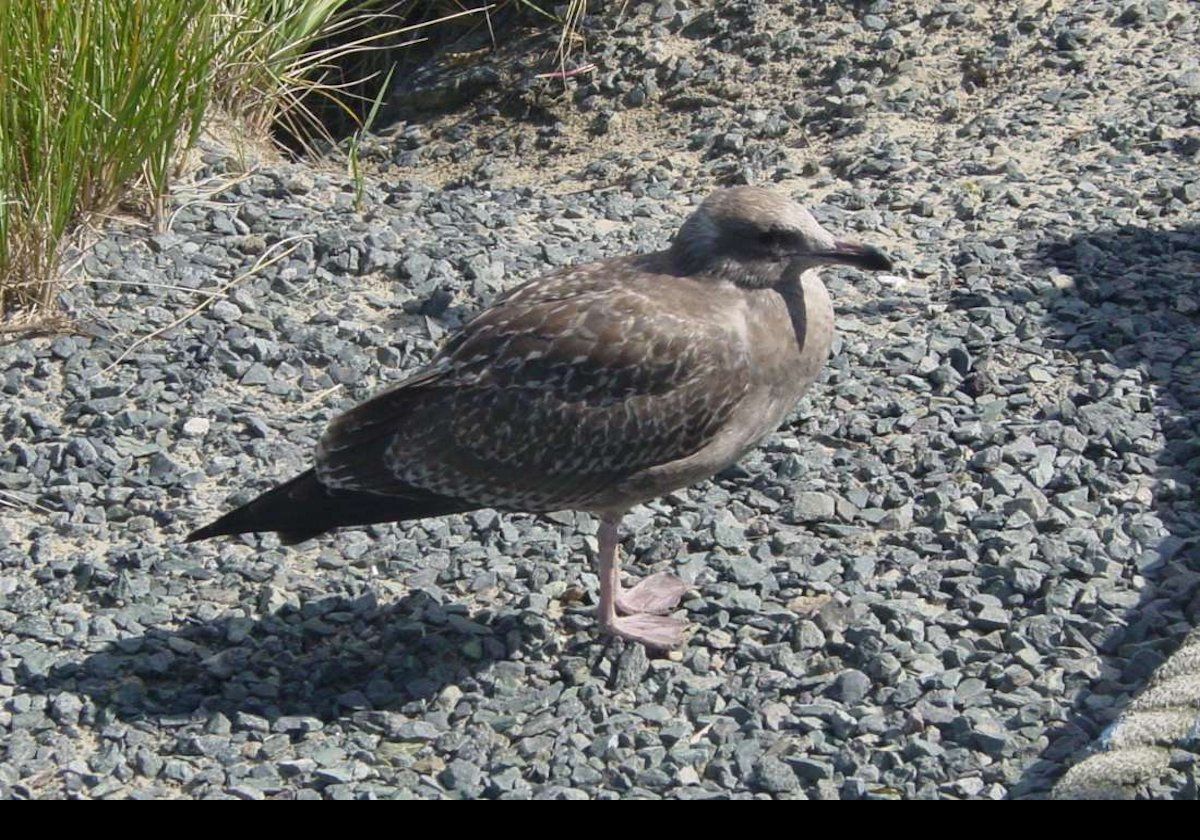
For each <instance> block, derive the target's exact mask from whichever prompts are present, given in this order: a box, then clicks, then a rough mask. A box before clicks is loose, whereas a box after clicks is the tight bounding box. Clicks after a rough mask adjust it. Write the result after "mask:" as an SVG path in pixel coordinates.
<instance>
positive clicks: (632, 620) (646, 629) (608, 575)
mask: <svg viewBox="0 0 1200 840" xmlns="http://www.w3.org/2000/svg"><path fill="white" fill-rule="evenodd" d="M620 522H621V519H620V517H607V516H606V517H604V518H602V519H601V520H600V532H599V537H600V605H599V607H598V608H597V611H596V612H597V618H598V619H599V622H600V628H601V629H602V630H604V632H606V633H612V634H614V635H617V636H621V637H623V638H626V639H631V640H633V641H635V642H641V643H642V644H644V645H646V646H647V647H653V648H661V649H667V648H675V647H679V646H680V645H682V644H683V629H684V626H685V625H684V623H683V622H682V621H679V620H677V619H674V618H667V617H666V616H661V615H650V614H648V613H643V612H638V613H635V614H633V615H626V616H618V615H617V605H618V602H619V601H621V600H622V594H623V593H622V592H621V578H620V570H619V568H618V566H619V563H618V561H617V528H618V526H619V525H620ZM654 577H658V575H655V576H654ZM635 592H637V587H635V588H634V589H632V590H630V593H629V594H630V595H633V594H634V593H635ZM680 594H681V595H682V593H680ZM657 597H661V596H657ZM675 600H676V603H678V600H679V599H678V598H676V599H675Z"/></svg>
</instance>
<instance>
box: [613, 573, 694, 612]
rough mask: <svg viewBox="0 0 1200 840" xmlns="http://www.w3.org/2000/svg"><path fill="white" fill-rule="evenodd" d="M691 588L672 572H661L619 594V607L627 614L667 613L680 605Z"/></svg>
mask: <svg viewBox="0 0 1200 840" xmlns="http://www.w3.org/2000/svg"><path fill="white" fill-rule="evenodd" d="M690 588H691V587H689V586H688V585H687V584H686V583H684V582H683V581H682V580H680V579H679V578H677V577H675V575H673V574H671V573H670V572H659V573H657V574H653V575H650V577H648V578H644V579H643V580H640V581H638V583H637V585H636V586H634V587H632V588H630V589H626V590H624V591H623V592H621V594H620V595H618V596H617V609H618V610H620V611H621V612H623V613H625V614H626V615H638V614H642V613H651V614H654V615H665V614H666V613H669V612H670V611H671V610H673V609H675V607H676V606H678V605H679V602H680V601H681V600H682V599H683V596H684V595H686V594H687V592H688V590H689V589H690Z"/></svg>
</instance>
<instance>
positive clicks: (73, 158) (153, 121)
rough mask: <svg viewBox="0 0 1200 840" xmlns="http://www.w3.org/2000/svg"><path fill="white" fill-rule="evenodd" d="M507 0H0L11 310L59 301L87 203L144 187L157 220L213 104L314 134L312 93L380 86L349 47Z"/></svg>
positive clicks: (249, 127)
mask: <svg viewBox="0 0 1200 840" xmlns="http://www.w3.org/2000/svg"><path fill="white" fill-rule="evenodd" d="M512 2H514V0H498V2H495V1H493V2H489V0H478V2H477V3H473V4H468V3H462V5H460V0H453V2H451V0H399V2H396V0H0V318H12V317H13V316H14V315H20V314H22V313H28V314H32V315H34V316H35V317H36V316H40V315H45V314H47V313H48V312H49V311H51V310H52V304H53V298H54V295H53V290H54V279H55V273H56V270H57V268H58V265H59V262H60V257H61V254H62V250H63V243H64V242H65V241H66V239H67V237H68V236H69V235H70V234H71V231H73V230H74V229H75V228H76V227H77V226H78V225H80V224H81V223H84V222H86V221H87V219H88V217H89V216H90V215H92V214H96V213H103V212H105V211H108V210H110V209H111V208H112V207H113V206H114V205H115V204H116V203H117V202H118V201H119V200H120V199H122V198H123V197H125V196H127V195H129V194H130V192H131V191H133V192H135V193H136V194H138V195H140V196H142V197H144V198H145V203H146V204H147V205H148V209H149V214H150V215H151V216H152V217H153V218H155V219H156V220H158V221H159V222H161V220H162V219H163V210H164V207H163V205H164V201H165V196H166V195H167V191H168V187H169V182H170V178H171V175H172V169H173V167H174V166H176V164H177V162H178V161H179V159H180V152H181V151H182V150H184V149H186V148H189V147H190V146H192V145H194V144H195V142H196V140H197V139H198V136H199V133H200V130H201V128H202V126H203V125H204V121H205V119H206V118H211V114H212V112H213V111H214V110H219V111H221V112H222V113H224V114H227V115H229V116H230V117H232V121H233V124H234V125H235V127H237V128H238V129H240V130H242V131H243V132H244V133H245V134H246V135H247V136H248V137H250V138H251V139H260V140H265V139H266V137H267V134H268V132H269V131H270V129H271V128H272V126H275V125H279V124H280V123H283V124H284V125H286V126H287V128H288V131H289V132H290V133H291V135H292V136H293V137H296V138H300V140H301V142H303V138H304V137H305V136H314V135H316V136H320V135H321V134H322V132H323V127H322V125H321V124H320V122H319V120H318V119H317V118H316V117H315V116H314V115H313V113H312V112H311V110H310V109H309V108H308V107H307V105H306V102H307V103H311V102H312V101H313V100H312V96H313V95H314V93H315V94H316V95H318V96H322V97H325V98H327V99H331V100H333V101H334V102H336V103H337V104H338V107H340V108H341V109H343V110H344V111H345V112H346V113H347V114H348V115H349V117H350V119H351V122H352V123H355V124H358V125H361V124H362V122H363V119H364V116H365V113H364V110H363V108H362V107H361V106H362V105H363V104H365V105H366V106H369V108H370V110H369V114H370V115H371V116H372V117H373V116H374V115H375V114H376V113H377V112H378V110H379V105H380V98H379V97H381V96H382V95H383V93H384V91H383V90H382V89H380V90H379V96H375V97H369V98H368V97H363V96H361V95H358V98H359V99H361V100H363V102H362V103H358V104H359V106H360V107H358V109H357V110H356V109H354V108H351V107H350V106H349V105H347V104H346V103H347V98H348V97H352V96H354V95H355V94H351V93H350V92H349V90H348V88H350V87H351V85H350V84H347V83H345V82H342V81H339V79H340V78H341V77H340V76H339V75H338V74H337V72H331V71H336V68H337V67H338V65H339V62H341V61H343V60H344V59H346V58H347V57H349V56H354V55H356V54H358V53H364V52H371V51H373V50H378V49H379V48H380V47H381V46H383V47H386V48H387V49H395V48H397V47H402V46H406V45H408V44H410V43H413V42H414V41H416V40H421V39H423V37H424V32H426V31H428V30H426V29H425V28H426V27H429V26H432V25H434V24H439V23H444V22H447V21H452V20H461V19H466V18H469V17H471V16H475V15H480V13H482V14H481V19H483V20H486V21H487V25H488V26H489V29H490V18H487V17H486V15H487V12H488V10H491V9H495V8H497V6H501V7H503V6H506V5H508V4H509V3H512ZM515 2H516V6H517V8H525V7H528V8H536V9H537V10H538V11H539V12H542V13H543V14H546V13H545V12H544V11H542V10H541V8H540V7H539V6H537V4H536V3H534V2H533V0H515ZM584 5H585V4H584V3H583V0H571V2H570V4H569V6H568V8H569V9H570V10H571V15H568V19H569V20H576V19H577V17H578V15H580V14H582V9H583V8H584ZM572 15H574V17H572ZM417 30H421V32H419V33H418V32H417ZM564 31H566V30H564ZM409 33H412V34H409ZM564 37H566V36H565V35H564ZM368 75H377V76H378V79H379V80H380V83H381V84H386V81H385V80H386V79H388V78H390V73H389V72H387V71H386V68H385V67H382V66H380V67H379V68H378V69H373V70H372V71H371V73H370V74H368ZM331 79H332V81H331ZM325 139H329V138H328V135H326V138H325ZM352 151H357V146H356V145H354V146H353V147H352ZM355 162H356V161H351V163H352V164H353V163H355ZM2 328H3V324H0V329H2Z"/></svg>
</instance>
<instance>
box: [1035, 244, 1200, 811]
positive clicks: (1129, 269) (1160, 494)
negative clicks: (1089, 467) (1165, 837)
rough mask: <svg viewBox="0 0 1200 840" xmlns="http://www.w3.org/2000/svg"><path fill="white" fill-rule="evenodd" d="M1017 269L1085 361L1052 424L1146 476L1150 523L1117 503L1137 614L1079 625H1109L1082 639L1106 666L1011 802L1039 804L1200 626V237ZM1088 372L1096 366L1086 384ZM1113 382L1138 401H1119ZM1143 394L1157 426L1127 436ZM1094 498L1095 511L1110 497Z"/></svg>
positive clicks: (1049, 336)
mask: <svg viewBox="0 0 1200 840" xmlns="http://www.w3.org/2000/svg"><path fill="white" fill-rule="evenodd" d="M1027 268H1028V270H1029V271H1030V273H1035V272H1036V273H1038V274H1039V275H1041V276H1046V274H1047V273H1050V272H1058V273H1059V283H1058V285H1059V286H1060V289H1061V291H1060V293H1059V294H1057V295H1055V296H1054V297H1053V298H1052V299H1051V300H1048V301H1044V304H1045V306H1046V313H1045V315H1044V326H1045V330H1046V333H1045V339H1046V344H1047V345H1050V346H1059V347H1063V348H1065V349H1067V350H1069V351H1072V352H1073V353H1074V354H1075V356H1076V358H1078V359H1080V360H1081V368H1080V370H1081V371H1082V374H1081V379H1077V382H1080V387H1081V389H1082V388H1084V387H1086V389H1087V390H1086V391H1084V392H1081V393H1077V394H1075V395H1074V396H1073V397H1072V398H1071V399H1069V400H1065V401H1064V402H1063V403H1060V404H1059V406H1058V407H1057V410H1056V411H1055V415H1056V416H1054V417H1053V418H1048V419H1059V420H1061V421H1062V422H1064V423H1065V424H1067V425H1074V426H1076V427H1077V428H1078V429H1079V430H1081V431H1083V432H1084V433H1085V434H1087V435H1088V437H1089V439H1090V441H1091V442H1090V444H1089V448H1088V450H1087V451H1086V452H1085V455H1087V457H1089V458H1090V459H1092V460H1093V461H1095V462H1097V463H1099V464H1103V462H1104V461H1106V460H1108V461H1109V463H1112V460H1111V459H1116V460H1117V461H1118V462H1120V471H1121V472H1122V474H1123V475H1125V476H1134V475H1137V474H1139V473H1144V474H1145V476H1146V478H1147V480H1148V481H1147V482H1146V484H1147V486H1148V488H1149V492H1150V493H1151V494H1152V495H1151V496H1150V498H1149V499H1147V501H1149V502H1150V513H1149V514H1145V513H1140V514H1139V513H1135V512H1136V511H1142V510H1143V504H1144V502H1141V503H1139V502H1133V503H1125V504H1128V505H1130V508H1129V510H1130V512H1131V513H1132V514H1133V515H1131V516H1129V517H1127V518H1126V521H1127V522H1131V523H1133V524H1132V526H1131V527H1130V531H1131V532H1132V533H1129V534H1128V535H1124V536H1128V537H1132V538H1133V540H1135V541H1136V543H1140V544H1142V545H1148V546H1152V548H1149V549H1147V550H1145V551H1144V552H1143V553H1141V554H1140V555H1139V554H1138V553H1137V551H1136V550H1135V551H1134V552H1132V553H1133V556H1132V557H1130V558H1129V559H1128V560H1127V561H1125V563H1126V567H1127V569H1128V568H1129V567H1134V568H1133V571H1134V573H1136V574H1139V575H1141V576H1142V577H1143V578H1144V581H1145V583H1144V586H1143V587H1142V589H1141V594H1140V597H1139V599H1138V602H1137V603H1136V604H1135V605H1133V606H1131V607H1130V608H1128V609H1126V610H1124V611H1115V610H1114V611H1112V612H1111V614H1110V613H1109V612H1108V611H1107V610H1106V608H1104V607H1103V606H1101V605H1099V604H1097V605H1096V606H1095V607H1093V609H1095V610H1097V611H1098V614H1097V615H1094V616H1089V618H1091V619H1092V620H1093V621H1095V620H1097V619H1100V620H1104V621H1105V623H1106V624H1107V625H1108V626H1107V629H1106V632H1104V633H1103V634H1101V635H1099V636H1098V637H1092V638H1088V639H1087V641H1088V642H1089V643H1090V644H1092V645H1094V646H1095V654H1096V655H1097V656H1099V657H1100V661H1101V663H1102V664H1101V667H1100V673H1099V676H1097V677H1095V678H1094V679H1092V680H1091V682H1090V684H1088V685H1086V686H1083V687H1081V689H1080V691H1079V692H1078V696H1077V699H1076V702H1075V706H1074V710H1073V714H1072V716H1071V718H1070V719H1069V720H1068V721H1066V722H1065V723H1063V724H1062V725H1060V726H1057V727H1054V728H1052V729H1050V730H1049V731H1048V733H1047V734H1048V736H1049V739H1050V743H1049V746H1048V747H1047V748H1046V749H1045V750H1044V751H1043V752H1042V755H1041V758H1040V760H1039V761H1038V762H1035V763H1034V764H1033V765H1032V766H1031V767H1029V768H1028V769H1027V771H1026V773H1025V776H1024V778H1023V779H1022V781H1021V783H1020V784H1019V785H1018V786H1016V787H1015V788H1014V790H1013V795H1015V796H1030V795H1033V796H1039V795H1043V794H1045V793H1048V792H1049V790H1050V788H1051V787H1052V786H1053V785H1054V784H1055V783H1056V782H1057V781H1058V779H1059V777H1060V776H1061V774H1062V773H1063V772H1064V771H1065V770H1066V769H1067V768H1068V767H1070V766H1071V765H1072V764H1074V763H1075V762H1076V761H1077V760H1079V759H1080V758H1081V757H1082V756H1083V755H1084V754H1085V751H1086V749H1087V747H1088V746H1089V745H1091V744H1092V743H1093V742H1094V741H1095V739H1096V738H1097V737H1098V736H1099V735H1100V734H1101V733H1102V732H1103V730H1104V728H1105V727H1106V726H1107V725H1108V724H1110V723H1111V722H1112V721H1114V720H1115V719H1116V718H1117V717H1118V716H1119V715H1120V714H1121V713H1122V712H1123V711H1124V710H1125V708H1126V707H1127V706H1128V704H1129V701H1130V700H1131V699H1132V698H1133V696H1134V695H1135V694H1137V693H1138V692H1139V691H1140V690H1141V689H1142V688H1143V687H1144V686H1145V685H1146V682H1147V680H1148V679H1149V677H1150V676H1151V674H1152V673H1153V672H1154V671H1155V669H1156V668H1157V667H1158V666H1159V665H1161V664H1162V663H1163V662H1164V661H1165V660H1166V658H1167V657H1169V656H1170V655H1171V654H1172V653H1173V652H1174V651H1175V650H1176V648H1178V647H1179V645H1180V643H1181V642H1182V641H1183V639H1184V637H1185V636H1186V635H1187V633H1188V632H1189V631H1190V630H1191V629H1192V628H1193V627H1195V626H1196V625H1197V624H1198V623H1200V226H1195V225H1193V226H1188V227H1185V228H1183V229H1181V230H1150V229H1143V228H1120V229H1111V230H1101V231H1096V232H1092V233H1082V234H1078V235H1076V236H1074V237H1072V238H1070V239H1068V240H1066V241H1061V240H1058V241H1049V242H1046V243H1044V244H1043V245H1042V247H1041V248H1040V249H1039V252H1038V253H1037V255H1036V257H1035V261H1033V262H1031V263H1030V264H1029V265H1028V266H1027ZM1064 278H1069V279H1070V281H1072V283H1073V288H1072V286H1071V283H1068V282H1065V281H1064ZM1014 303H1016V305H1024V301H1015V300H1014ZM1084 361H1090V362H1092V363H1093V364H1092V365H1091V366H1090V370H1091V371H1093V372H1094V376H1093V374H1091V373H1087V372H1086V371H1088V370H1089V367H1088V366H1086V365H1082V362H1084ZM1089 376H1091V377H1092V381H1091V382H1087V381H1086V380H1087V379H1088V377H1089ZM1121 382H1132V383H1137V384H1139V385H1142V387H1141V388H1133V389H1130V392H1129V393H1128V394H1125V393H1123V392H1124V389H1123V388H1122V386H1121V384H1120V383H1121ZM1143 383H1148V384H1150V386H1151V390H1152V391H1153V393H1154V403H1153V405H1145V406H1140V407H1137V409H1136V410H1135V412H1133V414H1135V415H1136V417H1137V418H1138V422H1139V423H1143V422H1145V421H1146V419H1147V418H1148V417H1149V416H1151V415H1152V416H1153V417H1154V421H1153V423H1152V424H1151V425H1148V426H1140V425H1137V424H1134V425H1131V424H1130V423H1129V421H1128V420H1125V419H1123V418H1127V417H1129V416H1130V412H1129V410H1128V408H1127V407H1126V406H1128V402H1127V401H1128V400H1133V399H1140V397H1137V396H1135V394H1136V393H1144V391H1145V390H1146V389H1145V388H1144V384H1143ZM1123 401H1125V402H1123ZM1155 428H1156V429H1157V430H1160V432H1161V436H1160V437H1158V439H1157V442H1155V440H1154V438H1155ZM1097 440H1102V441H1103V444H1098V443H1096V441H1097ZM1092 489H1093V491H1094V494H1093V497H1092V498H1093V499H1095V498H1096V497H1097V496H1100V497H1103V496H1104V494H1105V493H1106V490H1105V488H1092ZM1109 536H1110V537H1114V536H1115V537H1117V538H1121V537H1122V536H1123V535H1119V534H1118V535H1109ZM1114 556H1115V555H1114ZM1068 621H1069V619H1068ZM1066 631H1067V632H1070V631H1071V628H1070V627H1067V628H1066Z"/></svg>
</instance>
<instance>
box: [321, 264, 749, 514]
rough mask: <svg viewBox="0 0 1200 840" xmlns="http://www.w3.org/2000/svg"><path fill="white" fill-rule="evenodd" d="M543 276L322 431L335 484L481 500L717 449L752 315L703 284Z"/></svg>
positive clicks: (502, 499) (547, 504) (558, 498)
mask: <svg viewBox="0 0 1200 840" xmlns="http://www.w3.org/2000/svg"><path fill="white" fill-rule="evenodd" d="M676 298H677V299H675V300H672V299H671V298H670V296H665V297H664V296H662V295H655V294H647V293H646V292H645V291H643V290H642V289H641V288H637V287H635V288H630V287H628V286H617V287H616V288H614V287H613V285H611V284H605V285H598V284H594V283H587V282H579V283H576V284H575V285H574V286H572V285H571V284H570V283H564V282H558V283H547V284H546V285H544V286H541V287H539V285H538V284H537V283H534V284H531V285H529V286H527V287H525V288H524V289H522V290H518V292H516V293H515V294H514V295H512V296H510V297H509V298H508V299H506V300H504V301H502V302H501V303H500V304H498V305H497V306H495V307H493V308H492V309H489V310H487V311H486V312H484V313H483V314H482V315H480V316H479V317H478V318H476V319H475V320H474V321H472V322H471V323H470V324H468V325H467V326H466V327H465V328H464V330H463V331H462V332H461V333H459V334H458V335H457V336H455V338H454V339H453V340H452V341H451V343H450V344H448V345H447V346H446V347H445V348H444V349H443V351H442V352H441V353H440V354H439V355H438V356H437V358H435V359H434V361H433V362H432V363H431V364H430V366H429V367H428V368H426V369H425V370H423V371H422V372H420V373H419V374H417V375H416V376H414V377H413V378H411V379H409V380H407V381H405V382H402V383H400V384H399V385H398V386H396V387H395V388H393V389H392V390H390V391H388V392H385V393H383V394H381V395H379V396H378V397H375V398H374V399H372V400H370V401H369V402H366V403H364V404H363V405H361V406H359V407H357V408H355V409H353V410H352V411H350V412H348V413H346V414H344V415H342V416H341V417H339V418H338V419H337V420H335V421H334V423H333V424H332V425H331V426H330V428H329V430H328V431H327V432H326V434H325V435H324V437H323V438H322V440H321V442H320V445H319V447H318V453H317V474H318V476H319V477H320V479H321V481H322V482H323V483H326V484H327V485H329V486H333V487H340V488H346V489H354V490H365V491H370V492H375V493H383V494H397V495H404V494H405V493H407V492H411V491H412V488H420V489H421V490H424V491H432V492H435V493H439V494H442V495H445V496H450V497H454V498H459V499H468V500H471V501H474V502H476V503H478V504H480V505H487V506H493V507H501V508H516V509H523V510H552V509H557V508H561V507H569V506H571V505H573V504H581V503H583V502H584V501H586V500H587V499H588V498H591V497H592V496H593V495H594V494H595V493H597V492H598V491H600V490H602V489H604V488H606V487H611V486H612V485H613V484H614V483H616V482H619V481H621V480H622V479H624V478H627V477H629V476H632V475H636V474H637V473H639V472H640V471H642V470H645V469H648V468H651V467H655V466H659V465H662V464H666V463H670V462H672V461H675V460H677V459H680V458H685V457H687V456H689V455H692V454H694V453H695V452H697V451H699V450H700V449H702V448H703V447H704V446H705V444H706V443H707V442H709V441H710V440H711V439H712V438H713V436H714V435H715V434H716V433H717V432H718V431H720V429H721V428H722V426H723V425H724V424H725V423H726V421H727V420H728V419H729V417H730V415H731V413H732V412H733V410H734V408H735V407H736V406H737V404H738V402H739V400H740V399H741V398H742V396H743V394H744V393H745V391H746V388H747V386H748V383H749V380H750V376H749V373H750V372H749V370H748V353H747V348H746V347H745V346H744V340H745V339H744V331H740V330H738V329H736V325H735V324H732V323H731V322H730V321H729V319H728V318H726V317H724V316H723V313H722V312H721V311H720V310H719V309H717V308H716V307H715V306H713V305H712V304H711V303H709V302H706V301H704V300H702V299H699V300H698V299H693V298H692V297H691V296H689V295H687V294H683V295H682V296H678V295H677V296H676Z"/></svg>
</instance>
